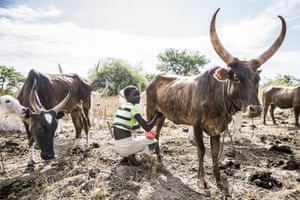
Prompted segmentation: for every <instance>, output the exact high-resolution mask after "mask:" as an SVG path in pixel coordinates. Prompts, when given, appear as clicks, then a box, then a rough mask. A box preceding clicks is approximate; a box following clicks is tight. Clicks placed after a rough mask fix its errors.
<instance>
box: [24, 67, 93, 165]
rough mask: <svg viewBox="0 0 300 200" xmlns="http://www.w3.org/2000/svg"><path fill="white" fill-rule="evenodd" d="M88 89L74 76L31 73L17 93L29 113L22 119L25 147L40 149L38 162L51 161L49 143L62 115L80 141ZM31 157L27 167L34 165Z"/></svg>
mask: <svg viewBox="0 0 300 200" xmlns="http://www.w3.org/2000/svg"><path fill="white" fill-rule="evenodd" d="M90 95H91V87H90V86H89V85H88V84H87V82H86V81H85V80H83V79H82V78H80V77H79V76H78V75H77V74H42V73H39V72H37V71H35V70H31V71H30V72H29V74H28V77H27V79H26V81H25V83H24V85H23V87H22V89H21V91H20V94H19V96H18V99H19V101H20V103H21V104H22V105H24V106H26V107H29V108H30V109H31V112H30V113H29V116H28V117H27V118H25V119H24V125H25V128H26V131H27V134H28V139H29V145H30V146H31V147H32V148H33V146H34V145H33V143H37V145H38V146H39V148H40V149H41V158H42V159H44V160H50V159H53V158H54V157H55V154H54V148H53V141H54V133H55V131H56V128H57V120H58V119H60V118H61V117H63V115H64V113H65V112H67V113H70V114H71V117H72V121H73V124H74V127H75V131H76V138H80V136H81V131H82V129H84V131H85V133H86V143H87V145H88V143H89V141H88V139H89V136H88V131H89V127H90V121H89V117H88V116H89V115H88V114H89V109H90V103H91V99H90ZM33 155H34V154H33V153H32V154H31V164H34V157H33Z"/></svg>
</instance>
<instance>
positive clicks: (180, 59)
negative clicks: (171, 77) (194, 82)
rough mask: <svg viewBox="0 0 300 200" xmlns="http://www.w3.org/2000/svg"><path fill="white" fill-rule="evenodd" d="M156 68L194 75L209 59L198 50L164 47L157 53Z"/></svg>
mask: <svg viewBox="0 0 300 200" xmlns="http://www.w3.org/2000/svg"><path fill="white" fill-rule="evenodd" d="M158 59H159V61H158V65H157V69H158V70H159V71H163V72H171V73H175V74H178V75H185V76H186V75H194V74H199V73H200V68H202V67H203V66H204V65H205V64H207V63H208V62H209V61H208V60H207V59H206V58H205V56H204V55H200V54H199V52H187V51H186V50H184V51H179V50H176V49H166V51H165V52H164V53H162V54H159V55H158Z"/></svg>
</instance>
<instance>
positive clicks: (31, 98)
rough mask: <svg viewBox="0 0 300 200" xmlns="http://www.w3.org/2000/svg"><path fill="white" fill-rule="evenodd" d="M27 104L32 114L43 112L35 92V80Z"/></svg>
mask: <svg viewBox="0 0 300 200" xmlns="http://www.w3.org/2000/svg"><path fill="white" fill-rule="evenodd" d="M29 104H30V106H31V107H32V109H33V111H34V112H41V111H42V110H43V106H42V104H41V102H40V99H39V96H38V94H37V92H36V79H34V81H33V85H32V88H31V91H30V94H29Z"/></svg>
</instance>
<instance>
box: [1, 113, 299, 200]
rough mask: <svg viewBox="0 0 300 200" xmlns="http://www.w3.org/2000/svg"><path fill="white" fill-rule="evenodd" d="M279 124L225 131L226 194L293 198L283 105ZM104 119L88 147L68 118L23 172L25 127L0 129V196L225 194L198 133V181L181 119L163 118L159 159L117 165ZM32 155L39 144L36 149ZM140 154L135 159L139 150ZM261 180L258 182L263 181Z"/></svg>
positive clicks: (293, 150) (293, 159)
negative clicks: (44, 156) (49, 148)
mask: <svg viewBox="0 0 300 200" xmlns="http://www.w3.org/2000/svg"><path fill="white" fill-rule="evenodd" d="M276 117H277V122H278V125H272V123H271V121H270V119H269V120H268V124H269V125H267V126H264V125H262V123H261V122H262V119H261V118H255V119H253V120H252V119H244V120H243V127H242V129H241V140H240V142H234V143H231V142H230V139H229V137H226V138H225V142H224V150H223V154H222V157H221V160H220V162H221V163H222V165H221V168H222V170H221V171H222V175H223V176H226V177H227V178H228V181H229V193H230V197H227V199H241V200H244V199H253V200H254V199H257V200H258V199H273V200H275V199H280V200H282V199H283V200H284V199H300V184H299V183H300V174H299V172H300V169H299V167H300V164H299V161H300V133H299V130H297V129H295V128H294V117H293V114H291V113H290V112H288V111H285V112H283V113H279V114H278V113H277V115H276ZM106 121H111V119H108V118H107V119H105V120H104V121H103V120H102V122H101V123H102V124H101V126H100V128H99V129H96V128H94V127H92V129H91V131H90V133H91V134H90V139H91V142H90V143H91V150H90V151H89V152H88V153H84V152H83V151H82V149H83V147H84V143H85V137H84V134H83V137H82V139H81V140H80V148H75V149H74V147H75V146H74V137H75V133H74V130H73V127H72V124H71V123H68V124H67V126H65V129H66V131H65V132H63V133H57V134H56V137H55V151H56V159H55V160H54V161H52V162H50V163H44V162H42V161H41V160H40V158H38V161H39V162H38V166H37V168H36V170H35V171H34V172H27V171H26V165H27V161H28V158H29V153H28V151H29V150H28V145H27V139H26V136H25V134H24V133H15V132H14V133H2V134H1V136H0V144H1V160H0V161H1V163H0V164H1V168H0V170H1V171H0V172H1V174H0V199H47V200H51V199H126V200H127V199H133V200H134V199H151V200H165V199H172V200H173V199H174V200H175V199H178V200H181V199H186V200H188V199H191V200H193V199H225V195H224V194H223V193H222V191H221V190H220V189H218V188H217V187H216V183H215V179H214V177H213V174H212V160H211V155H210V145H209V138H208V137H207V136H206V137H205V144H206V155H205V170H206V179H207V181H208V185H209V188H208V189H206V190H200V189H199V188H198V187H197V171H198V161H197V160H198V159H197V154H196V147H195V146H193V145H192V144H191V143H190V142H189V140H188V133H187V132H184V131H183V129H184V128H185V127H186V126H183V125H174V124H172V123H168V124H167V126H165V127H164V128H163V129H162V135H161V140H160V146H161V152H162V156H163V161H162V163H157V162H156V161H155V160H151V159H149V158H148V159H143V160H142V162H143V165H142V166H139V167H133V166H123V165H120V164H119V161H120V159H121V157H120V156H119V155H117V154H116V153H115V152H114V151H113V145H112V142H113V140H112V137H111V133H110V130H109V128H108V126H106ZM36 157H39V151H38V150H36ZM140 159H142V158H141V157H140ZM262 186H264V187H262Z"/></svg>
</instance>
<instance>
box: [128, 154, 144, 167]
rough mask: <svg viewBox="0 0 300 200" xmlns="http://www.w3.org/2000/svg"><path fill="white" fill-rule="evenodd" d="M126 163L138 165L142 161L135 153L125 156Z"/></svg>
mask: <svg viewBox="0 0 300 200" xmlns="http://www.w3.org/2000/svg"><path fill="white" fill-rule="evenodd" d="M127 158H128V163H129V164H130V165H132V166H140V165H141V164H142V163H141V162H140V161H138V160H137V159H136V158H135V155H134V154H133V155H130V156H128V157H127Z"/></svg>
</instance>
